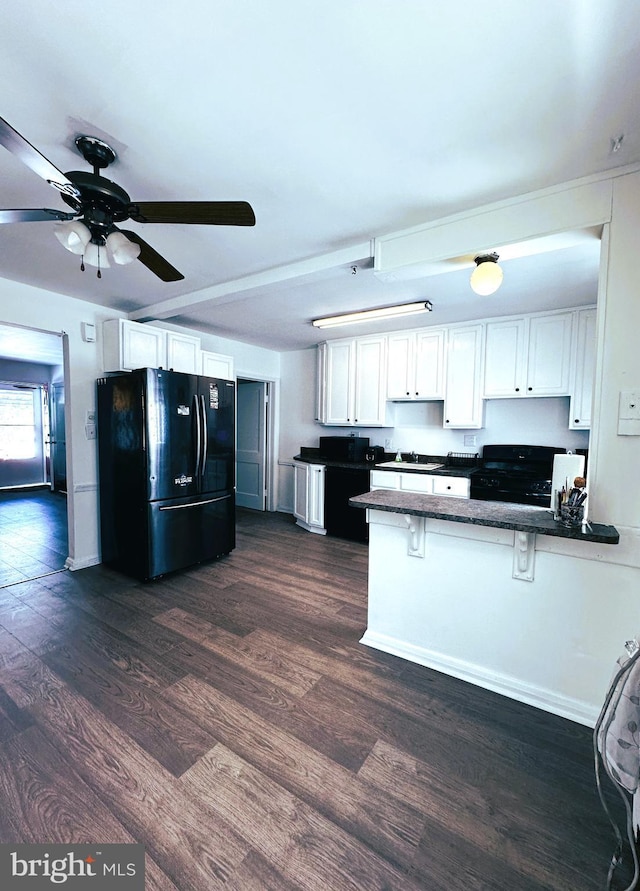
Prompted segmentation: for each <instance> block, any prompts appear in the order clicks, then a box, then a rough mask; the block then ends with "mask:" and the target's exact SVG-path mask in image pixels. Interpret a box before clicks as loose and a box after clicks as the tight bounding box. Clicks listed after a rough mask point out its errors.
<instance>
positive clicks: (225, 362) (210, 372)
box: [199, 350, 234, 381]
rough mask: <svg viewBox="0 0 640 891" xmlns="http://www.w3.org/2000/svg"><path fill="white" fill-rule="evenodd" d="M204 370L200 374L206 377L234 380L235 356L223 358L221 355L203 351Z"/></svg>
mask: <svg viewBox="0 0 640 891" xmlns="http://www.w3.org/2000/svg"><path fill="white" fill-rule="evenodd" d="M201 358H202V369H201V371H200V372H199V374H203V375H204V376H205V377H220V378H223V379H224V380H226V381H232V380H234V375H233V356H223V355H222V354H221V353H210V352H209V351H208V350H202V353H201Z"/></svg>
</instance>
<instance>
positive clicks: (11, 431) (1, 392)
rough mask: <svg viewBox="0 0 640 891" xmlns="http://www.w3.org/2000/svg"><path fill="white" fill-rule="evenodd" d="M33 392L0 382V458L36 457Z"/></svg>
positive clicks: (21, 458)
mask: <svg viewBox="0 0 640 891" xmlns="http://www.w3.org/2000/svg"><path fill="white" fill-rule="evenodd" d="M35 392H36V391H35V390H32V389H31V388H29V389H25V390H21V389H17V388H15V387H13V386H11V385H2V384H0V460H4V461H11V460H13V461H19V460H25V459H29V458H35V457H36V452H37V449H36V413H35V400H34V394H35Z"/></svg>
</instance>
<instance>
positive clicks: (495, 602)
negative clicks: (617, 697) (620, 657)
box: [349, 490, 619, 725]
mask: <svg viewBox="0 0 640 891" xmlns="http://www.w3.org/2000/svg"><path fill="white" fill-rule="evenodd" d="M349 503H350V504H351V505H352V506H353V507H359V508H361V509H366V510H367V514H368V519H369V542H370V544H369V586H368V619H367V630H366V632H365V634H364V636H363V638H362V643H364V644H366V645H368V646H371V647H374V648H376V649H379V650H382V651H384V652H388V653H392V654H394V655H396V656H400V657H402V658H405V659H408V660H409V661H412V662H416V663H419V664H421V665H426V666H428V667H430V668H434V669H437V670H439V671H443V672H445V673H447V674H451V675H454V676H456V677H459V678H461V679H463V680H466V681H469V682H471V683H473V684H477V685H479V686H482V687H485V688H487V689H491V690H494V691H496V692H498V693H502V694H504V695H507V696H511V697H512V698H514V699H518V700H520V701H522V702H526V703H529V704H531V705H535V706H537V707H540V708H543V709H545V710H547V711H551V712H553V713H555V714H559V715H562V716H564V717H567V718H571V719H573V720H576V721H578V722H580V723H584V724H587V725H590V724H592V723H593V721H594V719H595V717H596V715H595V714H594V705H593V692H592V690H590V689H589V687H588V684H586V683H585V681H584V677H583V673H582V672H581V671H580V663H581V660H584V659H589V658H590V654H589V653H578V654H577V656H576V657H575V660H574V664H573V665H572V666H571V670H570V671H567V670H566V669H565V670H563V671H560V670H559V666H561V665H564V664H565V660H564V658H563V654H564V653H565V651H566V649H567V648H571V647H572V645H573V636H574V635H576V634H577V633H579V629H580V625H581V623H582V622H584V621H586V619H587V616H588V612H589V608H590V600H591V598H592V597H593V590H594V580H595V581H596V582H598V581H599V576H600V575H601V576H602V584H601V586H600V589H599V590H601V591H602V596H605V597H606V595H607V583H606V569H605V564H604V563H603V557H602V550H608V549H609V547H610V546H611V545H615V544H617V543H618V541H619V534H618V531H617V529H616V528H615V527H613V526H608V525H602V524H598V523H588V524H585V525H584V526H578V527H567V526H563V525H562V524H561V523H559V522H557V521H555V520H554V519H553V517H552V515H551V513H550V511H549V510H544V509H541V508H537V507H531V506H528V505H517V504H504V503H501V502H482V501H469V500H466V499H459V498H443V497H438V496H433V495H423V494H418V493H413V492H402V491H389V490H378V491H373V492H368V493H366V494H363V495H358V496H356V497H354V498H351V499H350V502H349ZM567 554H570V555H571V556H573V557H575V558H577V559H576V560H573V561H567V560H566V559H564V557H565V556H566V555H567ZM569 567H572V570H571V571H568V568H569ZM576 567H577V569H576ZM603 570H605V571H604V572H603Z"/></svg>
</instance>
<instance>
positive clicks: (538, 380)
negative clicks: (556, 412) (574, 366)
mask: <svg viewBox="0 0 640 891" xmlns="http://www.w3.org/2000/svg"><path fill="white" fill-rule="evenodd" d="M572 321H573V313H571V312H566V313H549V314H546V315H534V316H528V317H524V318H513V319H503V320H500V321H496V322H487V326H486V329H487V330H486V354H485V369H484V390H483V395H484V396H485V398H487V399H495V398H500V397H511V398H513V397H520V396H567V395H569V393H570V386H571V332H572Z"/></svg>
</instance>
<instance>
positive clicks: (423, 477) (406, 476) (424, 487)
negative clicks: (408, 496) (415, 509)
mask: <svg viewBox="0 0 640 891" xmlns="http://www.w3.org/2000/svg"><path fill="white" fill-rule="evenodd" d="M398 476H399V477H400V488H401V489H402V491H403V492H424V493H425V494H428V495H431V492H432V487H433V477H432V476H429V475H428V474H426V473H399V474H398Z"/></svg>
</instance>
